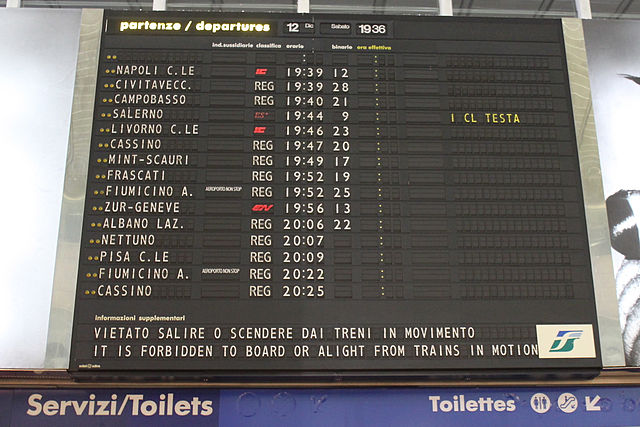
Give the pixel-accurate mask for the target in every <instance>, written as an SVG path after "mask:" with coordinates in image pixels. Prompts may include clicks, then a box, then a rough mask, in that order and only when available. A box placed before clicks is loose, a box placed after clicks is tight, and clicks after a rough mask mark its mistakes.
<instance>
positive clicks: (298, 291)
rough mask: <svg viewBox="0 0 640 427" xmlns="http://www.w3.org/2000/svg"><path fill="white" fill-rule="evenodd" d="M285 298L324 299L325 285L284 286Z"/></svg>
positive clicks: (283, 293) (283, 294)
mask: <svg viewBox="0 0 640 427" xmlns="http://www.w3.org/2000/svg"><path fill="white" fill-rule="evenodd" d="M282 296H283V297H309V298H322V297H324V285H302V286H301V285H292V286H289V285H282Z"/></svg>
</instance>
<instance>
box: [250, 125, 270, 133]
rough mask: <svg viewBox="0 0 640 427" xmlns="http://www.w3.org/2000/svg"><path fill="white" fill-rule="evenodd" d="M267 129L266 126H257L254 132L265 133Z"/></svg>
mask: <svg viewBox="0 0 640 427" xmlns="http://www.w3.org/2000/svg"><path fill="white" fill-rule="evenodd" d="M266 130H267V127H266V126H256V127H254V128H253V133H264V131H266Z"/></svg>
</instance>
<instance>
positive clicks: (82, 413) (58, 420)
mask: <svg viewBox="0 0 640 427" xmlns="http://www.w3.org/2000/svg"><path fill="white" fill-rule="evenodd" d="M639 421H640V387H576V388H569V387H567V388H550V387H547V388H519V387H513V388H488V387H487V388H369V389H345V388H340V389H225V390H216V389H179V388H176V389H83V390H76V389H67V390H64V389H63V390H60V389H55V390H50V389H45V390H14V391H0V425H3V426H4V425H10V426H20V427H22V426H43V425H64V426H87V425H96V424H99V425H101V426H118V427H123V426H145V425H148V426H180V425H185V426H186V425H189V426H200V425H202V426H218V425H219V426H223V427H224V426H255V427H267V426H278V427H285V426H301V425H304V426H309V427H313V426H327V425H331V426H332V427H339V426H367V427H369V426H385V427H386V426H394V425H402V426H409V425H411V426H420V425H425V426H426V425H437V426H459V425H463V424H465V425H473V426H474V427H479V426H513V425H518V426H540V425H545V427H552V426H562V427H566V426H567V425H580V426H599V427H601V426H614V425H637V424H638V423H639Z"/></svg>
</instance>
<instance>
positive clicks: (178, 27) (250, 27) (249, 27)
mask: <svg viewBox="0 0 640 427" xmlns="http://www.w3.org/2000/svg"><path fill="white" fill-rule="evenodd" d="M125 31H126V32H129V31H172V32H173V31H185V32H187V31H192V32H210V33H217V32H238V33H268V32H269V31H271V24H268V23H248V22H205V21H200V22H196V23H194V22H193V21H189V22H188V23H186V25H185V23H184V22H164V21H163V22H160V21H148V20H146V21H121V22H120V32H125Z"/></svg>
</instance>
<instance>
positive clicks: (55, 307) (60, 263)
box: [44, 9, 104, 369]
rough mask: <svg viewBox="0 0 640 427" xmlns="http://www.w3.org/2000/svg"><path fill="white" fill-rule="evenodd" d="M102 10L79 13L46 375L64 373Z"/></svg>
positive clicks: (76, 273) (67, 354) (76, 272)
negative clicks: (76, 56) (55, 371)
mask: <svg viewBox="0 0 640 427" xmlns="http://www.w3.org/2000/svg"><path fill="white" fill-rule="evenodd" d="M103 12H104V11H103V10H102V9H83V10H82V16H81V20H80V39H79V44H78V61H77V66H76V78H75V84H74V92H73V107H72V111H71V126H70V130H69V145H68V148H67V163H66V171H65V177H64V190H63V196H62V209H61V214H60V228H59V233H58V247H57V251H56V263H55V272H54V277H53V292H52V297H51V313H50V315H49V330H48V336H47V347H46V354H45V361H44V365H45V366H44V368H45V369H67V368H68V367H69V356H70V350H71V330H72V324H73V310H74V307H75V298H76V280H77V276H78V261H79V255H80V236H81V232H82V220H83V211H84V202H85V193H86V186H87V171H88V166H89V145H90V142H91V129H92V124H93V110H94V103H95V93H96V81H97V75H98V59H99V58H98V55H99V48H100V36H101V32H102V18H103Z"/></svg>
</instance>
